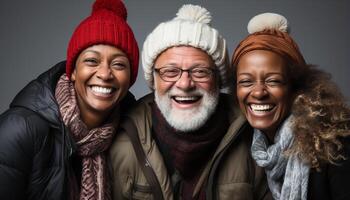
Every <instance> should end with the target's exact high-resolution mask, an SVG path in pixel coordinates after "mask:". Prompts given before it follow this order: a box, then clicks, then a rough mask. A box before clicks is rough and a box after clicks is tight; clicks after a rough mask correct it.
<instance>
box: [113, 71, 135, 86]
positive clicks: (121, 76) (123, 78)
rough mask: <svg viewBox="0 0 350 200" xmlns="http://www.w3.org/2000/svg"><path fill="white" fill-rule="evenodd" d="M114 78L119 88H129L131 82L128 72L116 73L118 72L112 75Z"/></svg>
mask: <svg viewBox="0 0 350 200" xmlns="http://www.w3.org/2000/svg"><path fill="white" fill-rule="evenodd" d="M114 76H115V77H116V79H117V80H118V83H119V85H120V86H121V87H126V88H129V86H130V80H131V78H130V71H129V70H126V71H118V72H116V73H114Z"/></svg>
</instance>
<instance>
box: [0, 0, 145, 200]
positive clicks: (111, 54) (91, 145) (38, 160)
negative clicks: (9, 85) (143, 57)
mask: <svg viewBox="0 0 350 200" xmlns="http://www.w3.org/2000/svg"><path fill="white" fill-rule="evenodd" d="M126 18H127V11H126V8H125V6H124V4H123V3H122V2H121V1H120V0H96V2H95V3H94V5H93V9H92V13H91V15H90V16H89V17H87V18H86V19H85V20H83V21H82V22H81V23H80V24H79V25H78V27H77V28H76V30H75V32H74V33H73V35H72V37H71V39H70V42H69V46H68V51H67V61H66V62H61V63H58V64H57V65H55V66H54V67H52V68H51V69H49V70H48V71H47V72H45V73H43V74H41V75H40V76H39V77H38V78H37V79H35V80H33V81H32V82H30V83H29V84H28V85H27V86H26V87H25V88H24V89H22V91H21V92H20V93H19V94H17V96H16V97H15V99H14V100H13V102H12V103H11V105H10V109H8V110H7V111H6V112H5V113H3V114H2V115H1V116H0V185H1V186H0V197H1V199H2V200H5V199H16V200H21V199H32V200H40V199H52V200H63V199H68V200H73V199H74V200H77V199H92V200H95V199H96V200H108V199H111V192H110V190H111V185H110V175H109V173H108V172H109V171H108V167H107V160H106V150H107V149H108V148H109V146H110V144H111V141H112V138H113V135H114V132H115V128H116V126H117V125H118V121H119V118H120V115H121V113H123V112H125V109H127V108H128V107H130V105H131V104H132V103H133V102H134V101H135V99H134V97H133V95H132V94H131V93H129V92H128V90H129V88H130V87H131V86H132V85H133V83H134V82H135V80H136V76H137V71H138V61H139V50H138V45H137V42H136V40H135V38H134V34H133V32H132V30H131V28H130V27H129V25H128V24H127V22H126Z"/></svg>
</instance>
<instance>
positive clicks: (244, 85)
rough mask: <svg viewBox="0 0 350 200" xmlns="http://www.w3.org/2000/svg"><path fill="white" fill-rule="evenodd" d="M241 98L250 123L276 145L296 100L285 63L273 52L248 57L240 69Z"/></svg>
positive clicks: (238, 70)
mask: <svg viewBox="0 0 350 200" xmlns="http://www.w3.org/2000/svg"><path fill="white" fill-rule="evenodd" d="M236 75H237V98H238V102H239V105H240V108H241V110H242V111H243V113H244V114H245V116H246V118H247V120H248V121H249V123H250V124H251V126H253V127H254V128H256V129H259V130H261V131H263V132H264V133H265V134H267V136H268V137H269V139H270V140H272V141H273V138H274V135H275V132H276V130H277V128H278V127H279V125H280V124H281V122H282V121H283V120H284V119H285V117H286V116H287V115H289V113H290V108H291V102H292V99H293V95H292V92H291V90H290V84H289V80H288V76H287V70H286V65H285V62H284V60H283V59H282V57H281V56H279V55H278V54H275V53H273V52H270V51H264V50H255V51H251V52H249V53H247V54H245V55H244V56H243V57H242V58H241V59H240V61H239V63H238V66H237V74H236Z"/></svg>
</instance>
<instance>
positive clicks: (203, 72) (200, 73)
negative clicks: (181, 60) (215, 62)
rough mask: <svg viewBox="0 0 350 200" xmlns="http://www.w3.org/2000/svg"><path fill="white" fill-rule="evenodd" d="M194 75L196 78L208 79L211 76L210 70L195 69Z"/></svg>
mask: <svg viewBox="0 0 350 200" xmlns="http://www.w3.org/2000/svg"><path fill="white" fill-rule="evenodd" d="M192 74H193V75H194V76H196V77H206V76H208V75H209V74H210V70H208V69H195V70H192Z"/></svg>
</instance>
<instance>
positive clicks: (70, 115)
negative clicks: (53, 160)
mask: <svg viewBox="0 0 350 200" xmlns="http://www.w3.org/2000/svg"><path fill="white" fill-rule="evenodd" d="M55 97H56V100H57V102H58V105H59V109H60V113H61V116H62V118H63V122H64V124H65V125H66V126H67V127H68V128H69V130H70V133H71V135H72V137H73V139H74V141H75V143H76V146H77V154H78V155H79V156H81V157H82V165H81V166H82V172H81V173H82V174H81V185H80V192H79V189H78V190H76V189H74V188H77V185H76V184H77V183H78V182H77V181H76V183H72V180H76V177H75V175H74V177H69V180H70V182H69V183H68V184H69V185H70V186H69V187H70V188H68V190H69V191H70V192H69V193H70V197H71V198H73V199H74V200H76V199H80V200H109V199H111V192H110V189H111V186H110V179H109V175H108V170H107V164H106V155H105V151H106V150H107V148H108V147H109V146H110V144H111V142H112V138H113V135H114V132H115V131H114V130H115V129H114V126H113V123H115V120H118V115H117V113H118V110H117V109H115V111H113V113H112V114H111V116H110V118H109V119H108V120H107V123H106V124H104V125H103V126H101V127H98V128H94V129H91V130H89V129H88V128H87V126H86V125H85V124H84V122H83V121H82V120H81V118H80V111H79V107H78V105H77V101H76V94H75V89H74V86H73V83H72V82H71V81H70V80H69V79H68V78H67V77H66V75H65V74H63V75H62V76H61V77H60V79H59V81H58V83H57V86H56V91H55ZM113 120H114V121H113ZM112 121H113V122H112ZM74 184H75V187H74Z"/></svg>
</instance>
